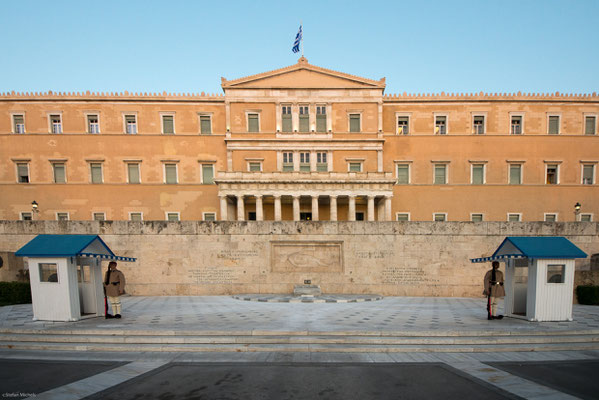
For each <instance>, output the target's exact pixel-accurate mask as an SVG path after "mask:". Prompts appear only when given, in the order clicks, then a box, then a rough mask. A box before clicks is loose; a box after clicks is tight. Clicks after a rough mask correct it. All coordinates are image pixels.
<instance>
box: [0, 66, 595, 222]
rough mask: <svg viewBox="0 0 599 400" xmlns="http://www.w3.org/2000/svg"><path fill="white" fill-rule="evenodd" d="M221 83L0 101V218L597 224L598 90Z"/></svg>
mask: <svg viewBox="0 0 599 400" xmlns="http://www.w3.org/2000/svg"><path fill="white" fill-rule="evenodd" d="M222 88H223V91H224V95H205V94H200V95H194V94H187V95H185V94H184V95H178V94H167V93H162V94H151V93H150V94H147V93H136V94H132V93H126V92H125V93H119V94H113V93H82V94H81V93H54V92H48V93H4V94H0V191H1V193H2V196H0V219H4V220H18V219H29V218H33V219H36V220H56V219H70V220H73V221H75V220H80V221H84V220H91V219H94V218H97V219H105V220H128V219H133V220H137V219H143V220H165V219H174V220H176V219H179V220H181V221H197V220H210V219H216V220H229V221H231V220H250V219H256V220H301V219H310V220H313V221H316V220H333V221H335V220H339V221H341V220H348V221H353V220H365V221H388V220H396V219H408V220H410V221H432V220H435V219H436V220H447V221H477V222H478V221H480V220H482V221H507V220H521V221H544V220H547V221H553V220H556V221H558V222H561V221H574V220H575V219H576V220H582V221H595V220H596V218H597V216H598V215H599V201H597V199H599V186H598V185H597V173H598V170H597V169H598V167H597V163H598V162H599V156H598V155H599V135H597V121H598V117H599V96H597V95H596V94H595V93H593V94H592V95H563V94H559V93H555V94H551V95H538V94H522V93H515V94H492V93H479V94H444V93H441V94H437V95H408V94H402V95H386V94H384V90H385V80H384V79H381V80H371V79H365V78H361V77H357V76H353V75H348V74H345V73H340V72H336V71H331V70H327V69H324V68H320V67H317V66H314V65H311V64H309V63H308V61H307V60H306V59H305V58H303V57H302V58H301V59H300V60H299V61H298V63H297V64H295V65H292V66H289V67H286V68H282V69H279V70H275V71H270V72H265V73H262V74H258V75H252V76H249V77H246V78H241V79H236V80H227V79H224V78H223V79H222ZM33 201H36V202H37V203H38V204H39V213H35V212H32V207H31V204H32V202H33ZM576 203H579V204H581V209H580V212H579V213H577V214H575V213H574V205H575V204H576Z"/></svg>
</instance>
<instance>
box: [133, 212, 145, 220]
mask: <svg viewBox="0 0 599 400" xmlns="http://www.w3.org/2000/svg"><path fill="white" fill-rule="evenodd" d="M143 217H144V216H143V213H141V212H130V213H129V221H143Z"/></svg>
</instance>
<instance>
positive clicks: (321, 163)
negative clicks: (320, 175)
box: [316, 152, 329, 172]
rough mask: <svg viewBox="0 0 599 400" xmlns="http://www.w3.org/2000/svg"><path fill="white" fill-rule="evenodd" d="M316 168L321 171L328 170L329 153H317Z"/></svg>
mask: <svg viewBox="0 0 599 400" xmlns="http://www.w3.org/2000/svg"><path fill="white" fill-rule="evenodd" d="M316 170H317V171H319V172H327V171H328V170H329V164H328V161H327V153H325V152H318V153H316Z"/></svg>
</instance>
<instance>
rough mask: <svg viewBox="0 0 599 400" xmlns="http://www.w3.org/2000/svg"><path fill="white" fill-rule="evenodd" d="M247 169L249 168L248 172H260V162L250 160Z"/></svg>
mask: <svg viewBox="0 0 599 400" xmlns="http://www.w3.org/2000/svg"><path fill="white" fill-rule="evenodd" d="M249 170H250V172H260V171H261V167H260V163H259V162H250V163H249Z"/></svg>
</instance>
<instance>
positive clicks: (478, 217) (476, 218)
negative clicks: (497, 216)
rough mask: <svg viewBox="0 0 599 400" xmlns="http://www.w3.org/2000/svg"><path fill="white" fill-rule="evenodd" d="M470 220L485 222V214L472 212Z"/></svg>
mask: <svg viewBox="0 0 599 400" xmlns="http://www.w3.org/2000/svg"><path fill="white" fill-rule="evenodd" d="M470 221H472V222H483V215H482V214H470Z"/></svg>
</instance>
